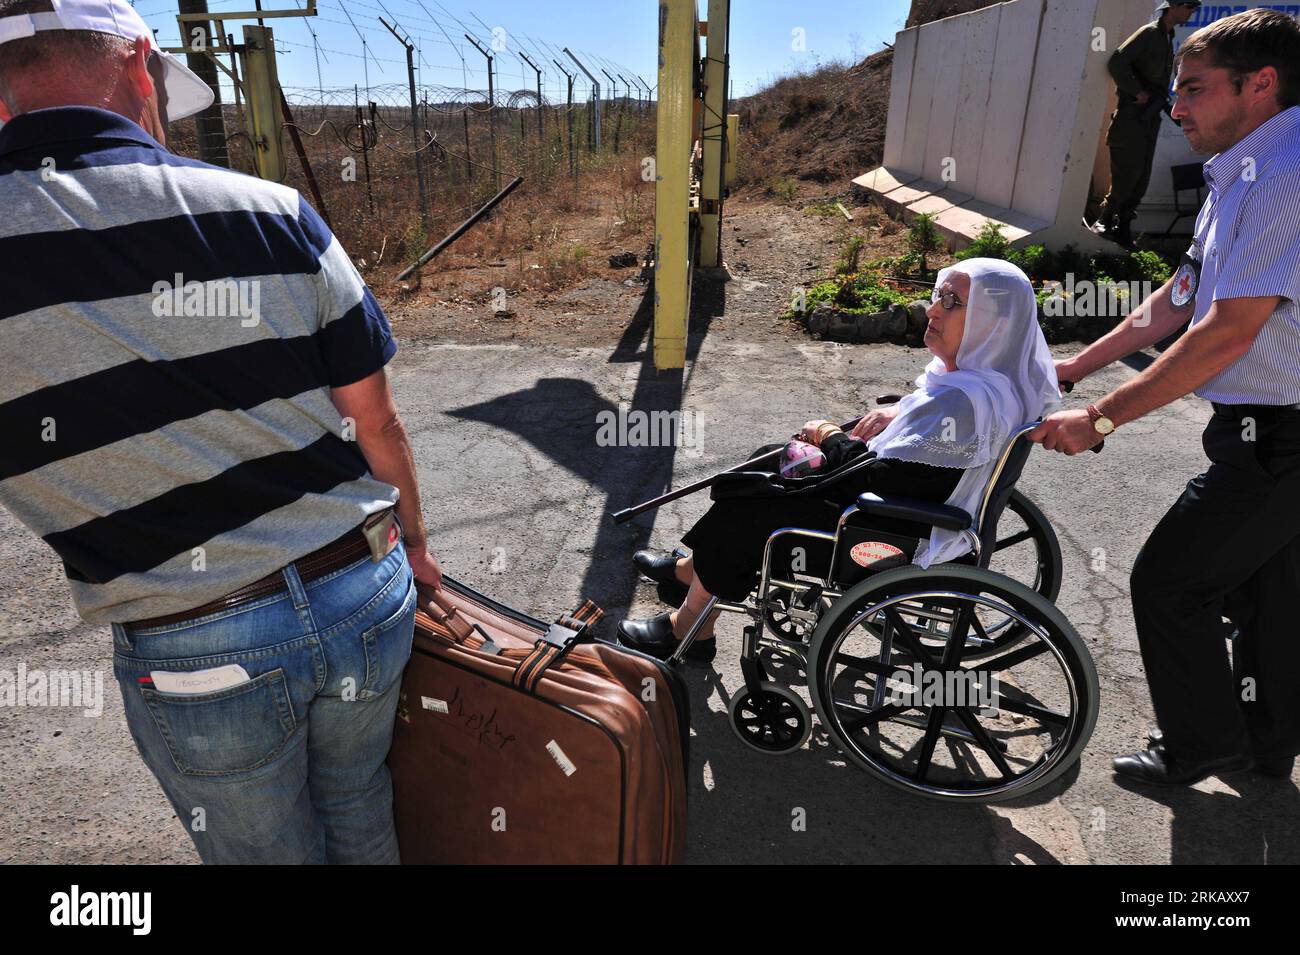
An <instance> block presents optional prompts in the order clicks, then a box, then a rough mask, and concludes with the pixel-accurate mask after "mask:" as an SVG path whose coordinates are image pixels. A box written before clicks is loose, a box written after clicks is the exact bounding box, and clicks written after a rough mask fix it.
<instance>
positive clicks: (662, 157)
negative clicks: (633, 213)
mask: <svg viewBox="0 0 1300 955" xmlns="http://www.w3.org/2000/svg"><path fill="white" fill-rule="evenodd" d="M698 31H699V23H698V21H697V19H696V8H695V0H660V2H659V106H658V121H657V123H656V137H655V268H654V271H655V323H654V360H655V368H657V369H666V368H682V367H684V366H685V364H686V323H687V320H688V317H689V315H690V310H691V266H692V262H691V258H692V255H691V245H692V242H691V240H692V238H693V237H692V235H691V227H690V219H691V208H690V204H691V165H692V154H693V151H694V149H695V128H694V124H693V121H692V120H693V116H694V106H695V101H696V98H695V77H696V71H697V69H698V66H699V63H698V57H699V40H698V39H697V37H698Z"/></svg>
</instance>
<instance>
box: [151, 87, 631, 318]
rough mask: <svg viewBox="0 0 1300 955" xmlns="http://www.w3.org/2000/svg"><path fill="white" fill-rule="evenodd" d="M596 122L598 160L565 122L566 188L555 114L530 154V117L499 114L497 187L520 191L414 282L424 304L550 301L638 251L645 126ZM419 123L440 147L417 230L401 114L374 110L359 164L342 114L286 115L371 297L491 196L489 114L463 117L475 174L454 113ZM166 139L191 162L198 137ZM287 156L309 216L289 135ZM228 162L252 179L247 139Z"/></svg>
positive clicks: (614, 109)
mask: <svg viewBox="0 0 1300 955" xmlns="http://www.w3.org/2000/svg"><path fill="white" fill-rule="evenodd" d="M606 109H607V112H606V126H605V130H604V139H605V144H604V145H605V148H604V150H603V151H602V152H600V153H593V152H589V151H588V150H587V128H586V125H587V124H586V116H585V114H584V113H583V112H582V111H575V116H574V120H575V122H574V128H573V133H574V135H573V141H574V171H573V174H572V175H571V174H570V171H569V150H568V145H569V143H568V138H569V137H568V127H567V123H563V122H559V121H557V120H558V117H557V114H556V112H555V111H553V110H549V109H548V110H547V111H546V113H545V115H544V116H543V135H542V138H541V139H540V141H539V137H538V131H537V114H536V111H535V110H532V109H525V110H523V111H519V110H506V109H502V110H500V111H499V113H498V120H497V155H498V157H499V158H498V162H497V166H498V169H499V170H500V173H501V175H500V184H501V185H502V186H505V185H506V184H508V183H509V182H510V180H511V178H512V176H514V175H519V176H521V177H522V178H523V180H524V181H523V183H522V184H521V185H520V186H519V187H518V188H516V190H515V191H514V192H513V193H512V194H511V195H510V196H508V197H507V198H506V199H505V200H504V201H503V202H502V204H501V205H499V206H498V207H497V208H496V209H495V210H494V211H493V212H492V213H491V214H490V215H489V216H488V217H487V218H485V219H484V220H481V221H480V222H479V223H478V224H476V225H475V226H474V227H473V228H472V229H471V230H470V231H469V232H467V233H466V234H465V235H463V236H461V237H460V238H459V239H458V240H456V242H455V244H454V245H452V246H451V247H450V248H449V249H447V250H446V251H444V252H443V253H442V254H441V255H440V256H439V257H438V258H437V259H435V260H434V262H435V263H436V266H435V265H433V264H431V265H430V266H429V267H428V268H426V269H425V270H424V274H423V275H422V276H421V279H420V286H419V288H420V291H421V292H434V293H437V292H442V291H446V290H447V289H448V288H450V287H456V288H457V290H458V291H459V293H460V294H461V295H466V294H469V295H475V296H477V295H482V296H484V297H486V295H487V294H488V293H489V292H490V290H491V289H492V288H494V287H497V286H500V287H503V288H505V289H506V290H507V291H508V292H511V291H520V290H523V289H537V290H542V291H550V290H554V289H558V288H563V287H566V286H567V285H570V284H572V283H573V282H575V281H578V280H580V279H582V278H583V277H585V276H586V275H588V274H589V273H590V272H591V271H592V270H593V269H594V268H595V267H597V265H598V266H599V267H601V268H603V267H604V266H605V264H606V263H605V259H606V257H607V256H608V255H609V254H610V253H611V252H615V251H620V250H622V249H632V250H635V251H637V252H638V253H639V252H641V251H642V250H643V249H644V248H645V247H646V245H647V244H648V243H649V241H650V240H651V239H652V236H653V213H654V183H653V182H645V181H643V180H642V178H641V160H642V158H643V157H644V156H647V155H651V154H652V153H653V143H654V114H653V112H650V111H647V112H645V113H639V112H637V111H636V110H635V108H633V107H630V106H629V107H628V108H620V107H619V106H616V105H613V104H607V107H606ZM429 116H430V120H429V126H430V128H431V130H432V131H433V132H434V134H435V136H436V138H437V140H438V143H439V144H445V146H446V148H445V149H443V148H442V146H441V145H434V146H431V147H428V148H426V149H425V150H424V151H423V152H422V156H421V158H422V162H423V165H424V176H425V184H426V192H427V194H428V196H429V200H428V206H429V216H428V222H427V226H426V225H425V224H424V223H423V222H422V219H421V215H420V203H419V190H418V188H417V180H416V174H415V165H414V159H413V154H412V151H413V146H412V142H411V133H410V129H409V127H406V128H404V129H403V128H401V127H402V126H403V124H404V123H405V122H409V114H408V113H406V112H405V111H401V110H385V111H381V114H380V122H379V123H378V124H377V126H378V142H377V143H376V144H375V145H374V146H373V148H370V149H369V150H368V151H366V152H363V151H362V150H361V149H360V148H359V147H360V136H361V132H360V129H359V128H358V127H357V126H356V121H355V114H354V113H353V112H352V110H351V109H348V108H345V107H337V106H334V107H326V108H316V109H314V110H312V109H309V108H307V107H299V108H297V109H296V110H295V117H294V119H295V125H297V126H298V127H300V129H301V130H302V131H303V133H304V135H303V143H304V149H305V151H306V153H307V157H308V161H309V163H310V165H311V167H312V170H313V172H314V174H315V177H316V181H317V184H318V186H319V188H320V191H321V193H322V197H323V199H324V203H323V205H324V209H325V211H326V212H327V214H328V217H329V221H330V225H331V227H332V228H333V230H334V232H335V234H336V235H337V236H338V238H339V241H340V242H341V243H342V244H343V246H344V247H345V248H346V249H348V251H349V253H350V254H351V256H352V258H353V260H354V261H355V262H356V263H357V264H358V267H359V268H360V269H361V270H362V272H363V273H364V274H365V276H366V280H367V281H368V282H369V283H370V284H371V285H373V286H375V287H376V290H377V291H378V290H382V289H384V288H385V287H386V286H389V285H391V279H392V277H393V276H394V275H395V274H396V273H397V272H398V271H400V269H401V268H403V267H405V266H406V265H408V264H409V263H410V262H411V261H413V260H414V259H415V258H416V257H418V255H419V254H420V253H422V252H423V251H424V250H425V249H427V248H429V247H430V246H432V245H433V243H434V242H436V241H438V240H439V239H441V238H442V237H443V236H445V235H447V234H448V233H450V232H451V231H452V230H453V229H454V228H456V226H458V225H459V224H460V223H461V222H463V221H464V220H465V219H466V218H468V217H469V215H470V214H471V213H472V212H473V211H475V210H476V209H478V208H479V207H480V206H482V205H483V204H484V203H485V202H487V201H488V200H489V199H490V198H491V197H492V196H493V195H494V194H495V193H496V191H497V187H496V184H495V183H494V181H493V176H492V173H491V171H490V169H488V168H484V167H485V166H490V165H491V162H490V157H491V143H490V133H489V124H488V119H487V116H486V114H482V113H473V112H472V113H471V114H470V129H469V149H468V151H469V156H470V158H471V159H472V162H471V163H467V162H466V161H465V155H466V145H465V126H464V123H463V120H462V118H461V116H460V114H459V113H455V114H448V115H438V114H437V113H436V112H435V111H430V114H429ZM521 118H522V120H523V123H524V125H523V128H522V129H521V127H520V119H521ZM392 127H398V128H397V129H393V128H392ZM238 128H239V127H238V122H237V119H236V117H235V115H234V110H233V109H229V108H228V110H227V129H228V130H238ZM175 132H176V134H177V136H176V141H175V142H173V143H171V144H170V145H172V147H173V148H174V149H175V150H176V151H177V152H179V153H182V154H185V155H197V151H198V150H197V144H196V141H195V136H194V127H193V126H192V125H191V124H188V123H182V124H178V125H177V127H176V129H175ZM313 133H314V135H312V134H313ZM616 143H617V146H618V152H614V146H615V144H616ZM354 147H355V148H354ZM284 148H285V150H286V153H287V154H288V156H289V160H290V168H289V173H288V175H287V177H286V179H285V183H286V184H287V185H289V186H292V187H294V188H295V189H297V190H299V191H300V192H301V193H302V194H303V195H304V196H306V197H308V198H309V199H310V200H311V201H312V203H313V205H318V206H319V205H320V203H317V202H316V201H315V200H314V199H312V192H311V189H310V186H309V184H308V182H307V179H306V177H305V175H304V174H303V172H302V168H301V166H300V164H299V162H298V160H297V157H296V154H295V152H294V149H293V145H292V143H291V141H290V139H289V137H288V134H287V132H286V134H285V142H284ZM230 153H231V164H232V166H233V167H234V168H236V169H241V170H243V171H251V168H252V164H251V155H250V152H249V143H248V140H247V137H245V136H242V135H240V134H236V135H235V136H234V137H233V138H232V139H231V141H230ZM367 161H368V163H369V184H368V185H367V181H366V179H367V177H366V162H367ZM349 173H351V175H349ZM408 291H410V289H408Z"/></svg>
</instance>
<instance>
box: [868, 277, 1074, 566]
mask: <svg viewBox="0 0 1300 955" xmlns="http://www.w3.org/2000/svg"><path fill="white" fill-rule="evenodd" d="M953 272H963V273H965V274H966V275H969V276H970V280H971V284H970V293H969V295H968V301H967V305H966V326H965V328H964V330H963V332H962V339H961V346H960V348H958V350H957V371H951V372H950V371H948V370H947V366H945V365H944V363H943V361H942V360H941V359H939V358H935V359H934V360H933V361H931V362H930V364H929V365H927V366H926V369H925V372H924V373H923V374H922V375H921V376H920V377H918V378H917V379H916V391H914V392H912V393H911V394H910V395H908V396H907V397H905V398H904V399H903V400H902V401H901V402H899V405H898V409H899V410H898V415H897V416H896V417H895V418H894V420H893V421H892V422H890V424H889V427H887V428H886V429H885V430H884V431H882V432H880V434H878V435H876V436H875V437H874V438H872V439H871V441H869V442H868V443H867V447H868V449H869V450H872V451H874V452H876V456H877V457H880V458H898V459H899V460H903V461H916V462H919V463H921V464H930V465H934V466H936V467H943V468H963V469H964V470H965V473H964V474H963V475H962V477H961V480H960V481H958V482H957V487H956V489H954V490H953V492H952V494H951V495H950V496H949V498H948V500H947V502H946V503H948V504H951V505H953V506H954V507H960V508H961V509H962V510H964V511H966V512H967V513H968V514H970V515H971V517H972V518H975V517H977V516H978V511H979V506H980V501H981V499H982V498H983V495H984V488H985V486H986V485H987V484H988V480H989V477H990V476H991V475H992V473H993V468H994V466H995V465H996V464H997V460H998V458H999V457H1000V456H1001V454H1002V451H1003V449H1004V448H1005V447H1006V445H1007V442H1008V441H1009V440H1010V439H1011V435H1012V433H1013V432H1014V431H1017V430H1019V429H1020V428H1021V426H1023V425H1026V424H1029V423H1031V422H1033V421H1035V420H1036V419H1038V418H1040V417H1043V416H1045V415H1047V414H1049V413H1050V412H1052V411H1053V410H1055V409H1056V408H1057V407H1059V406H1060V404H1061V392H1060V390H1059V388H1058V387H1057V383H1056V366H1055V365H1054V364H1053V362H1052V353H1051V352H1050V351H1049V350H1048V348H1047V340H1046V339H1045V338H1043V331H1042V329H1041V328H1039V326H1038V305H1037V302H1036V300H1035V298H1034V287H1033V285H1032V284H1031V283H1030V281H1029V279H1028V278H1027V277H1026V276H1025V273H1024V272H1022V271H1020V269H1018V268H1016V267H1015V266H1014V265H1012V264H1011V263H1010V262H1005V261H1003V260H1002V259H967V260H966V261H964V262H961V263H959V264H957V265H954V266H950V267H949V268H946V269H944V270H943V271H941V272H940V273H939V277H938V279H937V281H936V282H935V287H936V288H940V287H942V286H943V284H944V282H945V281H947V280H948V278H949V277H950V276H951V274H952V273H953ZM970 549H971V547H970V542H969V540H968V538H967V536H966V535H965V534H962V533H959V532H954V531H945V530H940V529H939V528H935V529H934V531H933V532H932V533H931V535H930V539H929V541H928V542H927V541H922V542H921V545H920V546H919V547H918V548H917V552H916V555H915V556H914V557H913V562H914V563H916V564H918V565H920V566H921V567H929V566H930V565H931V564H936V563H941V562H943V561H948V560H954V559H955V558H957V557H960V556H962V555H963V554H965V553H967V552H968V551H969V550H970Z"/></svg>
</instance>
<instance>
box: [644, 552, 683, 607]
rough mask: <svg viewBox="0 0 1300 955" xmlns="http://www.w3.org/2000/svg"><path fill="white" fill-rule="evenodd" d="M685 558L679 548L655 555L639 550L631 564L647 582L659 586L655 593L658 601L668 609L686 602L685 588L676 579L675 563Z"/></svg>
mask: <svg viewBox="0 0 1300 955" xmlns="http://www.w3.org/2000/svg"><path fill="white" fill-rule="evenodd" d="M685 556H686V552H685V551H684V550H682V549H681V548H676V549H674V550H673V552H672V554H670V555H669V554H657V553H655V552H654V551H652V550H639V551H637V552H636V553H635V554H633V555H632V563H634V564H636V569H637V570H639V571H640V572H641V576H643V577H645V578H646V579H647V580H653V581H654V582H655V583H657V584H658V585H659V587H658V588H657V593H658V595H659V599H660V601H662V602H663V603H666V604H668V606H670V607H680V606H681V605H682V604H684V603H685V602H686V591H687V589H688V588H687V586H686V585H685V584H684V583H682V582H681V581H680V580H678V579H677V561H679V560H680V559H681V558H683V557H685Z"/></svg>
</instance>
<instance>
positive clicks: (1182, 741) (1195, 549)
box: [1131, 405, 1300, 760]
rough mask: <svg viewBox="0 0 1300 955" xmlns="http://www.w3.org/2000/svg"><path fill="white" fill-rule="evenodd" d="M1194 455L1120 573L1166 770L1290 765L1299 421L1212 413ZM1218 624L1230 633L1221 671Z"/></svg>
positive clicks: (1287, 414) (1297, 596) (1297, 650)
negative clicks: (1204, 462) (1254, 762)
mask: <svg viewBox="0 0 1300 955" xmlns="http://www.w3.org/2000/svg"><path fill="white" fill-rule="evenodd" d="M1252 438H1253V440H1251V439H1252ZM1202 443H1203V445H1204V448H1205V453H1206V455H1207V456H1208V457H1209V459H1210V467H1209V468H1208V470H1206V471H1205V472H1204V473H1203V474H1200V475H1198V476H1197V477H1195V478H1193V479H1192V480H1191V481H1190V482H1188V484H1187V488H1186V490H1184V491H1183V494H1182V496H1181V497H1179V499H1178V501H1177V502H1176V503H1175V504H1174V506H1173V507H1171V508H1170V509H1169V512H1168V513H1167V514H1165V516H1164V517H1163V518H1162V519H1161V521H1160V523H1159V524H1157V525H1156V528H1155V530H1154V531H1153V532H1152V533H1151V536H1150V538H1149V539H1148V540H1147V542H1146V544H1145V545H1144V546H1143V547H1142V550H1141V552H1140V553H1139V554H1138V558H1137V562H1136V563H1135V564H1134V567H1133V574H1132V578H1131V586H1132V597H1133V615H1134V619H1135V622H1136V624H1137V634H1138V642H1139V644H1140V645H1141V649H1142V660H1143V662H1144V664H1145V666H1146V672H1147V683H1148V686H1149V687H1150V690H1151V702H1152V705H1153V706H1154V708H1155V713H1156V719H1157V720H1158V721H1159V723H1160V727H1161V729H1162V730H1163V731H1164V734H1165V742H1166V745H1167V747H1168V749H1169V752H1170V753H1171V754H1173V755H1174V757H1175V758H1183V759H1188V760H1199V759H1202V758H1205V759H1211V758H1217V757H1220V756H1227V755H1230V754H1234V753H1242V752H1248V751H1249V752H1253V753H1255V754H1256V755H1257V756H1290V755H1293V754H1295V753H1297V752H1300V411H1297V410H1291V409H1277V408H1270V407H1269V406H1251V405H1231V406H1226V405H1216V406H1215V414H1214V417H1213V418H1212V419H1211V420H1210V423H1209V425H1208V426H1207V427H1206V429H1205V433H1204V435H1203V436H1202ZM1225 616H1226V617H1228V618H1229V619H1230V620H1232V622H1233V623H1234V624H1235V626H1236V628H1237V630H1238V636H1237V637H1236V639H1235V640H1233V641H1232V643H1231V647H1232V661H1231V665H1230V664H1229V658H1228V642H1227V641H1226V640H1225V636H1226V635H1227V634H1228V633H1229V632H1230V631H1231V628H1225V626H1224V625H1223V623H1222V619H1221V618H1222V617H1225Z"/></svg>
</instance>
